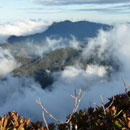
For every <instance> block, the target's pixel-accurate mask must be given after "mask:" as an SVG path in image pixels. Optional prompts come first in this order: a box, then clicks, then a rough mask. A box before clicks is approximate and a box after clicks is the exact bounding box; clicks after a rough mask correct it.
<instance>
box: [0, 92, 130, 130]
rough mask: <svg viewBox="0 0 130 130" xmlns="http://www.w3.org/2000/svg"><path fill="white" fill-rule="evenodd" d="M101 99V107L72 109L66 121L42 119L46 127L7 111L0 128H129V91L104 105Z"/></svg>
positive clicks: (33, 129)
mask: <svg viewBox="0 0 130 130" xmlns="http://www.w3.org/2000/svg"><path fill="white" fill-rule="evenodd" d="M101 101H102V106H101V107H99V106H97V107H96V108H92V107H89V108H88V109H87V110H79V112H75V111H73V112H74V113H72V114H70V115H69V116H68V117H67V121H66V123H58V124H54V123H51V124H47V122H46V120H44V122H45V124H46V127H44V126H43V122H40V121H37V122H35V123H33V122H32V121H31V119H25V118H23V117H21V116H18V113H17V112H15V111H14V112H9V113H8V114H7V115H4V116H1V117H0V130H130V91H128V92H126V93H125V94H119V95H116V96H114V97H112V98H110V99H109V102H108V103H106V104H105V105H104V104H103V100H101ZM70 116H71V118H70Z"/></svg>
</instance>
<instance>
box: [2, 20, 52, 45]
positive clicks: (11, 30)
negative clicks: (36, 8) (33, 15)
mask: <svg viewBox="0 0 130 130" xmlns="http://www.w3.org/2000/svg"><path fill="white" fill-rule="evenodd" d="M50 24H51V22H43V21H41V20H40V21H36V20H25V21H18V22H13V23H5V24H0V30H2V31H0V42H1V43H2V42H4V41H5V40H6V39H7V38H8V37H9V36H11V35H16V36H21V35H23V36H25V35H29V34H34V33H38V32H43V31H45V30H46V29H47V27H48V26H49V25H50Z"/></svg>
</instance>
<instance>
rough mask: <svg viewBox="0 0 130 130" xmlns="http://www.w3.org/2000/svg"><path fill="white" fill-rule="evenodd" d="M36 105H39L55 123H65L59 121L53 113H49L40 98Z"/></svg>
mask: <svg viewBox="0 0 130 130" xmlns="http://www.w3.org/2000/svg"><path fill="white" fill-rule="evenodd" d="M36 103H37V104H39V105H40V106H41V108H42V109H43V111H45V112H46V113H47V114H48V115H49V116H50V117H51V118H52V119H54V120H55V121H57V122H59V123H63V122H61V121H59V120H57V119H56V118H55V117H54V116H53V115H52V114H51V113H49V112H48V111H47V110H46V108H45V107H44V106H43V105H42V103H41V100H40V98H38V99H37V100H36Z"/></svg>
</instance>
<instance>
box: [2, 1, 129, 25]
mask: <svg viewBox="0 0 130 130" xmlns="http://www.w3.org/2000/svg"><path fill="white" fill-rule="evenodd" d="M0 12H1V13H0V23H2V22H10V21H11V22H12V21H18V20H21V19H22V20H23V19H32V20H44V21H61V20H72V21H77V20H88V21H96V22H105V23H124V22H130V1H129V0H0Z"/></svg>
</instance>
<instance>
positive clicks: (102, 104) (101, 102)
mask: <svg viewBox="0 0 130 130" xmlns="http://www.w3.org/2000/svg"><path fill="white" fill-rule="evenodd" d="M100 99H101V103H102V107H103V110H104V114H105V115H106V109H105V106H104V101H103V97H102V96H100Z"/></svg>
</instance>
